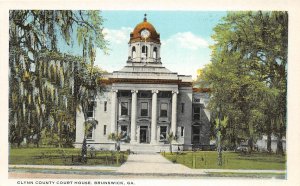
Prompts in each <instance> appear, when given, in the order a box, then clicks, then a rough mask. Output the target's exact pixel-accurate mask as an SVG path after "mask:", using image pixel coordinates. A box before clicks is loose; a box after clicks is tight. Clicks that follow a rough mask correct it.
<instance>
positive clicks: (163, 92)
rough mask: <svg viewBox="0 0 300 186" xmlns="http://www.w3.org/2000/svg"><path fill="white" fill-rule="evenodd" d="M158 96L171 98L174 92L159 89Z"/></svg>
mask: <svg viewBox="0 0 300 186" xmlns="http://www.w3.org/2000/svg"><path fill="white" fill-rule="evenodd" d="M158 97H159V98H171V97H172V93H171V92H170V91H159V93H158Z"/></svg>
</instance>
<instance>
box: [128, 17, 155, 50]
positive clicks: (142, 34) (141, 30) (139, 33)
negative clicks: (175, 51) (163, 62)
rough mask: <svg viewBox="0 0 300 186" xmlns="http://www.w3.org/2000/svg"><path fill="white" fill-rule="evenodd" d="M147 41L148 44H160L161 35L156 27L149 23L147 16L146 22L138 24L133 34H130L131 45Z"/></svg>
mask: <svg viewBox="0 0 300 186" xmlns="http://www.w3.org/2000/svg"><path fill="white" fill-rule="evenodd" d="M145 40H146V41H147V42H155V43H159V44H160V37H159V33H157V32H156V30H155V28H154V26H153V25H152V24H151V23H149V22H148V21H147V18H146V14H145V18H144V21H143V22H141V23H139V24H137V25H136V27H135V28H134V30H133V32H131V33H130V41H129V43H134V42H139V41H145Z"/></svg>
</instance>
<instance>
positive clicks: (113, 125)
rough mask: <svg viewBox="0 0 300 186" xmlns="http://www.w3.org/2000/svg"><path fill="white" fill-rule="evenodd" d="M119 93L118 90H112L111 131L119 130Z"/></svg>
mask: <svg viewBox="0 0 300 186" xmlns="http://www.w3.org/2000/svg"><path fill="white" fill-rule="evenodd" d="M117 93H118V90H112V97H111V127H110V132H111V133H113V132H117V131H116V124H117V109H116V108H117Z"/></svg>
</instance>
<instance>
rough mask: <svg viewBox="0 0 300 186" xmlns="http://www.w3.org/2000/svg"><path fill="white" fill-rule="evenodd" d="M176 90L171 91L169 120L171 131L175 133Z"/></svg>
mask: <svg viewBox="0 0 300 186" xmlns="http://www.w3.org/2000/svg"><path fill="white" fill-rule="evenodd" d="M177 94H178V92H177V91H172V120H171V132H173V134H174V135H176V127H177V126H176V125H177Z"/></svg>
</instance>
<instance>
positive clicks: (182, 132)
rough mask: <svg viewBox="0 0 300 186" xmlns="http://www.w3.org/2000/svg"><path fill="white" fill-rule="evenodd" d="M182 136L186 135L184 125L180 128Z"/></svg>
mask: <svg viewBox="0 0 300 186" xmlns="http://www.w3.org/2000/svg"><path fill="white" fill-rule="evenodd" d="M180 136H181V137H183V136H184V127H181V129H180Z"/></svg>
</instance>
